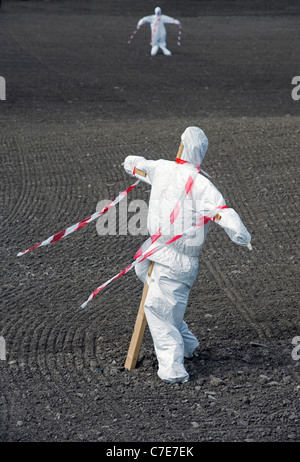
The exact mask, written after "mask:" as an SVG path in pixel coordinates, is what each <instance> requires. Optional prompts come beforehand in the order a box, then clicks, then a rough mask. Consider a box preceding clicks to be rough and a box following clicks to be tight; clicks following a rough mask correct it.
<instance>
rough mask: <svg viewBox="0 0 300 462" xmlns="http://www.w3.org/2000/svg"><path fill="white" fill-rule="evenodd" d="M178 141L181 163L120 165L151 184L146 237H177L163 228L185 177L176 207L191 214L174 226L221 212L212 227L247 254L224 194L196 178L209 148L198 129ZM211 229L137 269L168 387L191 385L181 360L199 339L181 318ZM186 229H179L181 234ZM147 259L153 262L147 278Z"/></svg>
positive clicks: (134, 160) (131, 161) (244, 235)
mask: <svg viewBox="0 0 300 462" xmlns="http://www.w3.org/2000/svg"><path fill="white" fill-rule="evenodd" d="M181 142H182V143H183V146H184V148H183V152H182V155H181V161H180V163H177V162H174V161H168V160H163V159H160V160H146V159H145V158H144V157H140V156H128V157H126V159H125V162H124V169H125V171H126V172H127V173H128V174H129V175H131V176H135V177H137V178H138V179H140V180H142V181H145V182H147V183H148V184H150V185H151V194H150V199H149V209H148V217H147V227H148V231H149V233H150V235H151V236H152V235H153V234H154V233H156V232H157V230H158V229H159V228H160V229H163V230H164V229H165V230H167V229H168V232H169V236H166V234H168V232H167V233H165V235H163V236H162V237H161V238H159V239H158V240H157V242H156V243H155V244H152V246H153V247H155V246H156V245H157V243H159V242H166V240H167V238H169V237H170V235H176V234H177V233H176V231H175V229H173V230H172V229H170V227H169V228H167V227H166V224H167V222H168V221H169V217H170V213H171V212H172V210H173V209H174V207H175V205H176V203H178V201H179V200H180V198H182V192H183V189H184V188H185V185H186V182H187V180H188V178H189V177H192V178H193V179H194V182H193V185H192V188H191V190H190V193H189V198H186V199H185V200H184V203H183V202H181V203H180V204H179V205H180V208H181V209H183V208H184V209H187V210H188V211H189V213H187V214H185V215H186V216H187V217H188V218H187V219H186V218H184V219H183V220H182V219H179V218H177V220H176V222H177V221H178V223H179V224H180V226H182V222H183V226H184V228H185V229H186V228H188V227H189V226H190V224H191V223H192V225H194V223H195V220H197V217H199V216H203V215H209V213H211V211H212V210H214V209H215V208H216V207H220V208H219V209H218V214H219V217H220V218H215V219H214V221H215V223H217V224H218V225H220V226H221V227H222V228H223V229H224V230H225V232H226V233H227V235H228V236H229V237H230V239H231V240H232V241H233V242H234V243H235V244H238V245H241V246H247V247H248V248H249V250H251V248H252V247H251V244H250V241H251V235H250V234H249V232H248V231H247V229H246V228H245V226H244V224H243V222H242V221H241V219H240V217H239V215H238V214H237V213H236V212H235V210H234V209H232V208H225V207H226V203H225V200H224V198H223V196H222V194H221V193H220V192H219V191H218V189H217V188H216V187H215V186H214V185H213V184H212V182H211V181H210V180H209V179H208V178H207V177H206V176H203V175H202V174H199V167H200V165H201V164H202V161H203V159H204V156H205V153H206V151H207V148H208V140H207V137H206V135H205V133H204V132H203V131H202V130H201V129H200V128H198V127H188V128H187V129H186V130H185V131H184V133H183V134H182V136H181ZM136 169H138V170H142V171H143V172H145V173H146V177H144V176H142V175H140V174H139V173H136ZM211 216H212V215H211ZM181 218H182V217H181ZM176 222H175V223H176ZM175 223H174V225H175ZM209 226H210V222H207V223H206V224H205V225H204V226H203V227H201V228H198V229H197V230H194V232H193V233H192V234H184V235H183V237H181V238H180V239H178V240H177V241H176V242H173V243H172V244H170V245H165V246H164V247H163V248H162V249H160V250H159V251H157V252H156V253H154V254H153V255H151V256H150V257H149V258H147V259H146V260H144V261H143V262H141V263H138V264H137V265H136V267H135V271H136V274H137V276H138V277H139V279H140V280H141V281H142V282H144V283H145V282H146V281H147V282H148V284H149V290H148V295H147V298H146V301H145V305H144V310H145V315H146V319H147V322H148V326H149V329H150V332H151V335H152V339H153V343H154V348H155V353H156V356H157V360H158V376H159V377H160V378H161V379H162V380H163V381H165V382H168V383H175V382H186V381H188V380H189V374H188V372H187V371H186V369H185V366H184V358H192V357H193V355H194V352H195V350H196V349H197V348H198V346H199V343H198V340H197V338H196V337H195V335H194V334H192V333H191V331H190V330H189V328H188V326H187V324H186V322H185V321H184V314H185V311H186V307H187V302H188V298H189V293H190V290H191V287H192V285H193V283H194V281H195V279H196V276H197V272H198V265H199V259H198V257H199V254H200V251H201V250H202V248H203V246H204V242H205V239H206V236H207V232H208V229H209ZM185 229H182V228H181V233H182V231H185ZM179 231H180V229H179ZM174 233H175V234H174ZM163 234H164V233H163ZM149 249H151V247H150V248H149ZM150 260H151V261H154V262H155V263H154V267H153V271H152V274H151V276H150V277H148V276H147V272H148V268H149V265H150Z"/></svg>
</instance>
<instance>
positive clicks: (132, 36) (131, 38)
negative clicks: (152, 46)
mask: <svg viewBox="0 0 300 462" xmlns="http://www.w3.org/2000/svg"><path fill="white" fill-rule="evenodd" d="M144 24H145V22H142V23H141V24H140V25H139V26H137V28H136V29H135V30H134V31H133V32H132V34H131V36H130V38H129V40H128V42H127V43H129V44H130V43H131V42H132V40H133V38H134V36H135V34H136V33H137V31H138V30H139V29H140V28H141V27H142V26H143V25H144Z"/></svg>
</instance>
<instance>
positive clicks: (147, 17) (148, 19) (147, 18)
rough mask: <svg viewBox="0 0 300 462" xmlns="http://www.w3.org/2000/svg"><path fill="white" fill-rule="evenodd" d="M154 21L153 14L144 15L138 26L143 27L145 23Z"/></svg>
mask: <svg viewBox="0 0 300 462" xmlns="http://www.w3.org/2000/svg"><path fill="white" fill-rule="evenodd" d="M151 22H152V16H144V17H143V18H141V19H140V20H139V22H138V23H137V27H141V26H142V25H143V24H146V23H147V24H150V23H151Z"/></svg>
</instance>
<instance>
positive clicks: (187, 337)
mask: <svg viewBox="0 0 300 462" xmlns="http://www.w3.org/2000/svg"><path fill="white" fill-rule="evenodd" d="M180 333H181V336H182V338H183V342H184V357H185V358H192V357H193V353H194V351H195V350H196V349H197V348H198V347H199V342H198V340H197V338H196V337H195V335H194V334H192V332H191V331H190V330H189V328H188V326H187V324H186V323H185V322H184V321H182V327H181V330H180Z"/></svg>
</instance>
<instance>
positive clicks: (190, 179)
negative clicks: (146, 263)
mask: <svg viewBox="0 0 300 462" xmlns="http://www.w3.org/2000/svg"><path fill="white" fill-rule="evenodd" d="M193 184H194V178H193V177H192V176H191V175H190V176H189V177H188V179H187V181H186V183H185V185H184V188H183V191H182V193H181V196H180V197H179V199H178V201H177V202H176V204H175V207H174V209H173V211H172V212H171V214H170V227H169V224H168V225H167V226H168V230H169V234H170V233H171V232H172V229H173V227H174V223H175V221H176V218H177V217H178V215H179V212H180V204H181V203H182V202H183V200H184V199H185V196H188V194H189V192H190V190H191V187H192V186H193ZM163 234H166V233H165V232H164V230H161V229H159V230H157V231H156V233H154V234H153V235H152V236H150V237H149V238H148V239H147V240H146V241H145V242H144V243H143V244H142V245H141V247H140V248H139V250H138V251H137V252H136V254H135V256H134V259H135V260H136V259H137V258H139V257H140V256H141V255H142V254H144V253H145V252H146V250H147V249H148V247H150V245H151V244H154V242H155V241H157V239H158V238H159V237H161V236H162V235H163Z"/></svg>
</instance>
